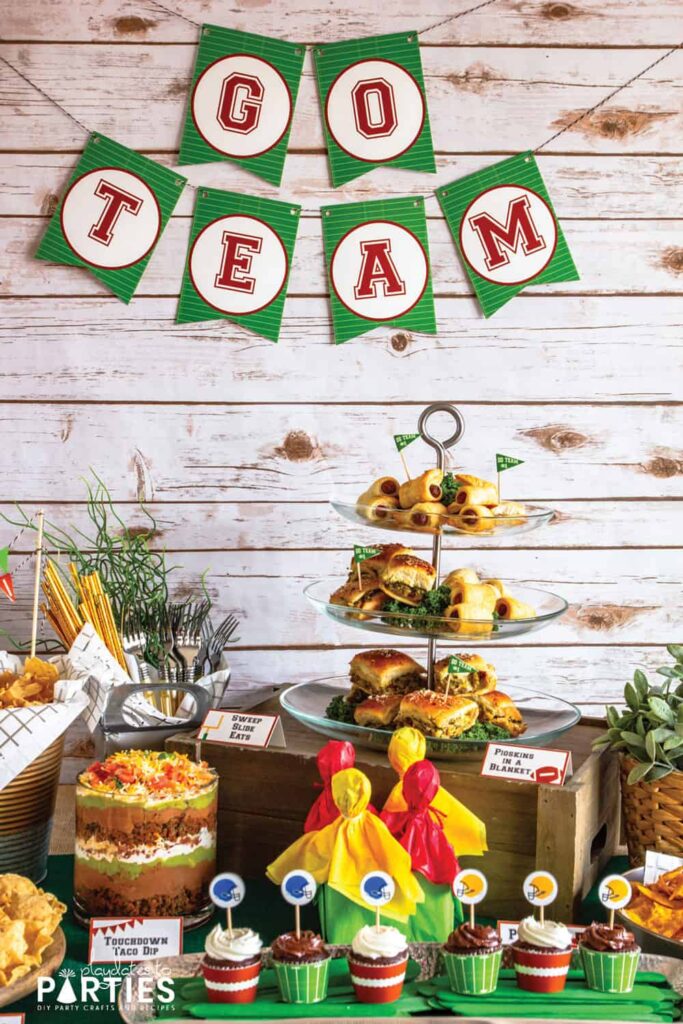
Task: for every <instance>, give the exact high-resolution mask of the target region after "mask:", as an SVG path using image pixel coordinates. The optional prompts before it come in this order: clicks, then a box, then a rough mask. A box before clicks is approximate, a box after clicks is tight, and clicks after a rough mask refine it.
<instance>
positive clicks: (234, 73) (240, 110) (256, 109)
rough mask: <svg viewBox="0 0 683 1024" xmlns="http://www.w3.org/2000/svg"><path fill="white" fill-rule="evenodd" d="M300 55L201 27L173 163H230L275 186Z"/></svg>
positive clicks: (281, 45)
mask: <svg viewBox="0 0 683 1024" xmlns="http://www.w3.org/2000/svg"><path fill="white" fill-rule="evenodd" d="M305 52H306V48H305V47H304V46H298V45H297V44H296V43H287V42H284V41H283V40H281V39H269V38H268V37H267V36H258V35H253V34H252V33H251V32H238V31H235V30H233V29H228V28H219V27H218V26H217V25H203V26H202V32H201V38H200V41H199V48H198V50H197V59H196V62H195V67H194V75H193V78H192V91H191V93H190V98H189V102H188V109H187V114H186V116H185V127H184V130H183V137H182V141H181V143H180V155H179V158H178V162H179V163H180V164H202V163H208V162H209V161H215V160H229V161H231V162H232V163H235V164H239V165H240V166H241V167H244V168H246V169H247V170H248V171H252V172H253V173H254V174H257V175H258V176H259V178H263V179H264V181H268V182H270V183H271V184H272V185H279V184H280V182H281V181H282V170H283V168H284V164H285V157H286V155H287V144H288V142H289V134H290V131H291V127H292V116H293V114H294V106H295V104H296V97H297V93H298V91H299V83H300V82H301V72H302V69H303V63H304V54H305Z"/></svg>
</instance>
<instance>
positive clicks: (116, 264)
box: [36, 134, 186, 302]
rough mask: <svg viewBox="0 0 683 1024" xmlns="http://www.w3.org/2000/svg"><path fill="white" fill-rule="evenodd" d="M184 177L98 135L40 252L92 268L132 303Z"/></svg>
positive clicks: (88, 146) (90, 143)
mask: <svg viewBox="0 0 683 1024" xmlns="http://www.w3.org/2000/svg"><path fill="white" fill-rule="evenodd" d="M185 182H186V179H185V178H182V177H180V176H179V175H178V173H177V172H176V171H170V170H169V169H168V168H167V167H162V166H161V164H158V163H156V162H155V161H154V160H149V159H148V158H147V157H145V156H140V154H139V153H136V152H134V151H133V150H132V149H127V148H126V146H121V145H119V143H118V142H114V141H112V139H107V138H105V136H104V135H97V134H93V135H91V136H90V138H89V139H88V142H87V144H86V147H85V149H84V150H83V153H82V155H81V159H80V160H79V161H78V165H77V167H76V170H75V171H74V173H73V175H72V176H71V180H70V181H69V184H68V186H67V190H66V193H65V195H64V197H63V198H62V200H61V202H60V203H59V205H58V207H57V209H56V211H55V214H54V216H53V218H52V220H51V221H50V223H49V225H48V228H47V231H46V232H45V234H44V236H43V240H42V242H41V243H40V247H39V248H38V251H37V253H36V256H37V257H38V258H39V259H43V260H51V261H52V262H53V263H66V264H71V265H75V266H79V267H87V268H88V270H90V271H91V273H92V274H93V275H94V277H96V278H97V279H98V280H99V281H102V283H103V284H105V285H106V286H107V288H109V289H110V290H111V291H112V292H113V293H114V295H116V296H117V297H118V298H119V299H123V301H124V302H130V300H131V298H132V297H133V294H134V293H135V289H136V288H137V286H138V282H139V281H140V278H141V277H142V275H143V274H144V272H145V268H146V267H147V264H148V263H149V260H150V257H151V255H152V252H153V251H154V247H155V246H156V244H157V242H158V241H159V238H160V237H161V233H162V231H163V230H164V228H165V227H166V223H167V221H168V219H169V217H170V216H171V214H172V213H173V210H174V208H175V205H176V203H177V201H178V198H179V196H180V193H181V192H182V190H183V188H184V187H185Z"/></svg>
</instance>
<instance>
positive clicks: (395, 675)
mask: <svg viewBox="0 0 683 1024" xmlns="http://www.w3.org/2000/svg"><path fill="white" fill-rule="evenodd" d="M349 676H350V678H351V686H352V688H353V689H354V690H363V691H364V692H365V693H367V694H371V693H372V694H374V693H407V692H408V691H409V690H415V689H417V688H418V687H419V686H421V685H422V682H423V677H424V669H423V668H422V666H421V665H419V664H418V663H417V662H416V661H415V660H414V659H413V658H411V657H410V655H408V654H405V653H404V652H403V651H392V650H388V649H384V648H383V649H381V650H375V651H360V652H359V653H358V654H356V655H354V657H353V658H352V659H351V662H350V664H349Z"/></svg>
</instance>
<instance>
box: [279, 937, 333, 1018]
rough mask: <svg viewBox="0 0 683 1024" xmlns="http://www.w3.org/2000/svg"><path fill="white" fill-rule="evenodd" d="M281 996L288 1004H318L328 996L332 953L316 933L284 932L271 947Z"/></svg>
mask: <svg viewBox="0 0 683 1024" xmlns="http://www.w3.org/2000/svg"><path fill="white" fill-rule="evenodd" d="M271 952H272V954H273V967H274V968H275V977H276V978H277V984H278V988H279V989H280V996H281V997H282V999H283V1001H284V1002H285V1003H319V1002H321V1001H322V1000H323V999H324V998H325V996H326V995H327V975H328V972H329V966H330V954H329V953H328V951H327V948H326V946H325V944H324V942H323V940H322V939H321V938H320V936H319V935H316V934H315V932H300V933H299V935H297V934H296V932H285V934H284V935H280V937H279V938H277V939H275V941H274V942H273V945H272V947H271Z"/></svg>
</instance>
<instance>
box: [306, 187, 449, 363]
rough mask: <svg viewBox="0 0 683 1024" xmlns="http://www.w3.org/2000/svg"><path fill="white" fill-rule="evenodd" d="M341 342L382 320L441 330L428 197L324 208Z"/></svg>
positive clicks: (329, 271) (336, 334)
mask: <svg viewBox="0 0 683 1024" xmlns="http://www.w3.org/2000/svg"><path fill="white" fill-rule="evenodd" d="M321 215H322V224H323V242H324V246H325V261H326V264H327V274H328V279H329V285H330V304H331V307H332V324H333V328H334V340H335V342H336V344H340V343H341V342H344V341H348V340H349V339H350V338H356V337H358V335H360V334H365V333H366V332H367V331H371V330H372V329H373V328H375V327H379V326H380V325H381V324H385V325H388V324H390V325H392V326H394V327H398V326H403V327H404V328H406V329H407V330H412V331H420V332H422V333H423V334H436V316H435V313H434V295H433V293H432V280H431V269H430V262H429V242H428V239H427V219H426V217H425V206H424V199H422V198H421V197H415V198H411V199H379V200H375V201H372V202H368V203H340V204H338V205H336V206H324V207H322V209H321Z"/></svg>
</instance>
